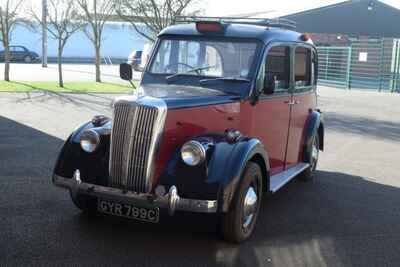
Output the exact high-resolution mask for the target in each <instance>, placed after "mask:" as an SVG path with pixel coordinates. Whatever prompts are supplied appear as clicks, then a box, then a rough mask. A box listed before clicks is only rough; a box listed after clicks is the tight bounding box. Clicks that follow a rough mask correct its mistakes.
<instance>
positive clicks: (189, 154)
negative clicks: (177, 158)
mask: <svg viewBox="0 0 400 267" xmlns="http://www.w3.org/2000/svg"><path fill="white" fill-rule="evenodd" d="M181 157H182V160H183V161H184V162H185V163H186V164H187V165H189V166H196V165H199V164H200V163H202V162H203V161H204V160H205V158H206V150H205V148H204V147H203V145H202V144H200V142H198V141H189V142H187V143H185V144H184V145H183V146H182V149H181Z"/></svg>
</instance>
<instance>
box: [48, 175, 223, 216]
mask: <svg viewBox="0 0 400 267" xmlns="http://www.w3.org/2000/svg"><path fill="white" fill-rule="evenodd" d="M53 183H54V184H55V185H56V186H59V187H62V188H66V189H69V190H71V193H72V195H73V196H74V195H75V196H76V195H77V194H85V195H90V196H94V197H99V198H105V199H108V200H114V201H120V202H123V203H127V204H132V205H145V206H149V205H150V206H152V207H159V208H164V209H168V213H169V214H170V215H171V216H172V215H173V214H174V213H175V211H177V210H180V211H190V212H199V213H215V212H217V201H216V200H198V199H187V198H181V197H179V195H178V189H177V188H176V186H172V187H171V188H170V189H169V192H168V193H167V194H165V195H164V196H157V195H153V194H137V193H135V192H132V191H124V190H122V189H118V188H111V187H105V186H100V185H94V184H89V183H84V182H82V181H81V179H80V174H79V171H77V172H75V175H74V177H73V178H65V177H61V176H58V175H55V174H54V175H53Z"/></svg>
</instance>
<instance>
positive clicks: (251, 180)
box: [221, 162, 263, 243]
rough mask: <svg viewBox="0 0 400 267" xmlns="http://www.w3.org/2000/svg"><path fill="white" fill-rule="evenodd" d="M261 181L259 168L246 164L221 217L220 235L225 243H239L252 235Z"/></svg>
mask: <svg viewBox="0 0 400 267" xmlns="http://www.w3.org/2000/svg"><path fill="white" fill-rule="evenodd" d="M262 181H263V177H262V172H261V169H260V166H259V165H258V164H256V163H253V162H248V163H247V166H246V168H245V170H244V173H243V177H242V182H241V183H240V185H239V188H238V191H237V193H236V195H235V196H234V198H233V200H232V203H231V206H230V208H229V211H228V212H227V213H225V214H223V215H222V222H221V233H222V236H223V238H224V239H225V240H226V241H229V242H233V243H240V242H243V241H245V240H247V239H248V238H249V237H250V236H251V234H252V233H253V230H254V227H255V225H256V221H257V217H258V213H259V211H260V203H261V199H262V192H263V189H262V188H263V187H262V186H263V185H262V184H263V183H262Z"/></svg>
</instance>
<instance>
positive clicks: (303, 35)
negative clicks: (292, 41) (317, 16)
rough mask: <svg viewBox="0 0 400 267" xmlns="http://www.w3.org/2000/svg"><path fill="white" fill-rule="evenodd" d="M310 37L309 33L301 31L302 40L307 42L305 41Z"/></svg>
mask: <svg viewBox="0 0 400 267" xmlns="http://www.w3.org/2000/svg"><path fill="white" fill-rule="evenodd" d="M310 39H311V36H310V34H309V33H303V34H302V35H301V36H300V40H302V41H304V42H307V41H308V40H310Z"/></svg>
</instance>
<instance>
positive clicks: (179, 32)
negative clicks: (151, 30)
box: [159, 23, 301, 44]
mask: <svg viewBox="0 0 400 267" xmlns="http://www.w3.org/2000/svg"><path fill="white" fill-rule="evenodd" d="M166 35H172V36H207V34H205V33H201V32H198V31H197V29H196V24H195V23H187V24H178V25H174V26H170V27H167V28H165V29H164V30H162V31H161V32H160V34H159V36H166ZM213 36H223V37H228V38H245V39H256V40H259V41H261V42H263V43H265V44H267V43H269V42H271V41H286V42H300V41H301V40H300V36H301V34H300V33H298V32H295V31H292V30H288V29H283V28H275V27H264V26H257V25H248V24H236V23H235V24H226V28H225V31H224V32H223V33H221V34H218V35H215V34H213Z"/></svg>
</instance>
